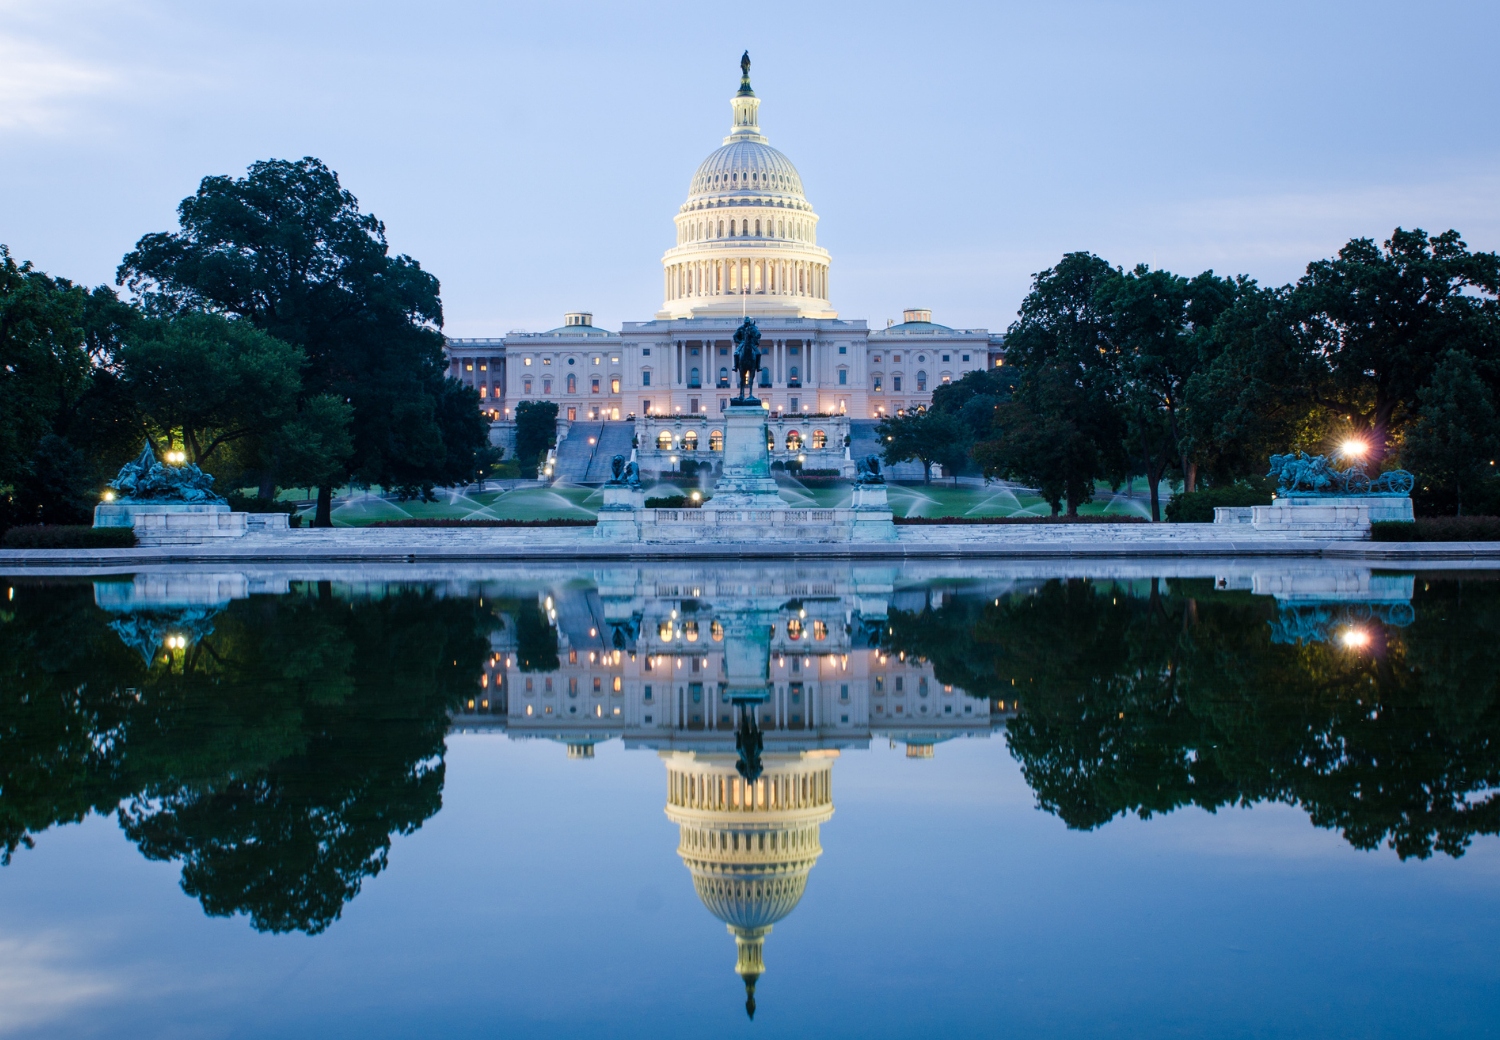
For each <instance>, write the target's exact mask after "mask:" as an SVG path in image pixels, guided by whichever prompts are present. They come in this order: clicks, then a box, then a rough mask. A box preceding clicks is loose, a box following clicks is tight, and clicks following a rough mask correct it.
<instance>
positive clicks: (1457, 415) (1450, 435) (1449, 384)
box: [1401, 350, 1500, 516]
mask: <svg viewBox="0 0 1500 1040" xmlns="http://www.w3.org/2000/svg"><path fill="white" fill-rule="evenodd" d="M1419 399H1420V401H1421V417H1420V418H1419V419H1418V420H1417V421H1416V423H1415V425H1413V426H1412V428H1411V431H1410V432H1409V433H1408V434H1407V437H1406V444H1405V446H1404V447H1403V448H1402V451H1401V456H1402V459H1403V461H1405V463H1406V464H1407V466H1409V467H1410V468H1411V469H1413V470H1415V471H1416V473H1417V475H1418V478H1419V479H1420V480H1421V481H1422V483H1423V484H1424V485H1428V486H1429V487H1430V488H1431V485H1436V487H1435V488H1431V490H1436V491H1439V492H1446V493H1449V494H1451V495H1452V496H1453V501H1454V511H1455V513H1457V514H1458V515H1459V516H1462V515H1463V511H1464V496H1465V494H1467V495H1468V496H1469V497H1470V499H1471V500H1472V498H1473V497H1474V495H1475V493H1476V492H1477V491H1479V489H1480V488H1481V487H1482V486H1484V485H1486V484H1488V483H1491V482H1492V481H1493V480H1494V479H1495V461H1496V458H1497V457H1500V417H1497V416H1496V414H1495V400H1494V395H1493V394H1492V393H1491V392H1490V388H1489V387H1488V386H1487V385H1486V384H1485V382H1484V380H1483V379H1481V378H1480V377H1479V371H1478V366H1477V365H1476V364H1475V362H1474V359H1473V358H1472V357H1471V356H1469V355H1468V354H1464V353H1461V352H1459V351H1457V350H1450V351H1448V352H1447V353H1446V354H1444V355H1443V357H1442V360H1440V361H1439V362H1438V363H1437V367H1436V368H1434V369H1433V372H1432V379H1431V380H1430V381H1429V382H1428V384H1427V385H1426V386H1424V387H1423V388H1422V390H1421V392H1420V394H1419Z"/></svg>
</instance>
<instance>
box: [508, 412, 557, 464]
mask: <svg viewBox="0 0 1500 1040" xmlns="http://www.w3.org/2000/svg"><path fill="white" fill-rule="evenodd" d="M556 443H557V405H556V404H554V403H553V402H551V401H522V402H521V403H520V404H518V405H516V461H517V462H518V463H520V466H521V476H523V477H525V478H526V479H528V480H534V479H536V471H537V467H538V466H539V465H541V462H542V459H543V458H544V457H545V456H546V454H547V449H548V448H551V447H552V446H553V445H555V444H556Z"/></svg>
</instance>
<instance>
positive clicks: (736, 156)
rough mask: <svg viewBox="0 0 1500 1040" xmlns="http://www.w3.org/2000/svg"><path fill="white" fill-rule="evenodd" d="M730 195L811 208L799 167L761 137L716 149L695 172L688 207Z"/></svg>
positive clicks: (767, 203)
mask: <svg viewBox="0 0 1500 1040" xmlns="http://www.w3.org/2000/svg"><path fill="white" fill-rule="evenodd" d="M730 198H747V199H754V201H753V202H752V203H750V204H751V205H772V206H793V207H796V208H797V209H811V208H812V207H810V206H809V205H808V204H807V196H805V195H803V193H802V178H801V176H799V175H798V173H797V167H795V166H793V165H792V161H791V160H790V159H788V158H787V157H786V156H785V155H783V154H782V153H781V152H779V151H777V150H776V149H775V148H772V147H771V146H770V145H768V144H764V143H763V142H760V141H749V140H739V141H730V142H729V143H728V144H726V145H723V146H721V147H719V148H716V149H714V151H712V152H711V153H709V156H708V158H707V159H704V160H703V163H702V165H700V166H699V167H698V172H697V173H695V174H693V181H692V184H691V185H690V186H689V188H688V207H689V208H691V207H692V206H693V205H694V204H695V203H703V202H707V203H709V204H712V203H714V202H718V201H721V200H728V199H730Z"/></svg>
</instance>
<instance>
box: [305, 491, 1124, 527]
mask: <svg viewBox="0 0 1500 1040" xmlns="http://www.w3.org/2000/svg"><path fill="white" fill-rule="evenodd" d="M658 493H659V494H680V493H681V489H679V488H677V487H675V486H673V485H667V484H663V485H660V486H659V487H655V488H648V489H647V491H646V494H647V495H648V496H650V495H653V494H658ZM887 494H888V496H889V498H890V503H891V511H892V512H894V513H895V514H896V515H897V516H1048V515H1050V513H1051V510H1050V509H1048V507H1047V503H1046V502H1043V501H1042V500H1041V499H1040V498H1037V497H1036V496H1035V495H1028V494H1024V493H1023V494H1019V495H1018V494H1017V493H1016V492H1014V491H1012V490H1011V489H1009V488H1001V487H987V488H968V487H961V488H952V487H940V486H936V485H934V486H931V487H923V486H920V485H917V486H909V485H904V484H891V485H889V486H888V489H887ZM851 495H852V491H851V489H850V488H849V486H848V485H844V486H841V487H833V488H808V487H804V486H803V485H801V484H799V483H796V482H795V481H783V482H782V484H781V497H782V498H783V499H785V500H786V502H787V503H788V504H789V505H793V506H804V507H806V506H814V507H821V508H837V507H839V506H844V505H848V504H849V500H850V497H851ZM601 503H602V496H601V494H600V491H599V489H598V488H586V487H578V486H575V485H557V486H554V487H542V488H538V487H525V488H517V489H515V490H514V491H485V492H481V493H477V494H472V495H471V494H466V493H464V492H461V491H451V490H444V491H440V492H439V494H438V499H437V501H435V502H417V501H406V502H400V501H396V500H395V499H393V498H388V497H386V496H385V495H383V494H381V493H380V489H378V488H376V489H374V490H371V491H354V492H353V493H352V494H348V493H345V494H343V495H340V496H337V497H335V498H334V500H333V522H334V525H335V526H336V527H364V526H366V525H368V524H373V523H376V522H378V521H381V520H410V519H419V518H429V517H440V518H444V519H449V518H457V519H465V520H546V519H552V518H575V517H576V518H591V517H593V516H595V515H596V513H597V511H598V509H599V506H600V505H601ZM1079 512H1081V513H1084V514H1088V515H1100V514H1109V515H1125V516H1149V515H1150V503H1149V501H1148V500H1147V499H1146V498H1145V497H1144V496H1143V494H1142V493H1140V492H1137V493H1136V494H1135V495H1134V496H1128V495H1125V494H1123V493H1121V494H1115V493H1113V492H1111V491H1110V490H1109V489H1108V488H1106V487H1101V488H1100V489H1099V490H1098V492H1096V496H1095V498H1094V501H1092V502H1090V503H1088V504H1087V505H1085V506H1084V507H1083V508H1082V509H1080V510H1079ZM302 515H303V516H304V517H306V518H307V520H308V521H310V520H311V519H312V509H311V507H307V508H304V509H303V511H302Z"/></svg>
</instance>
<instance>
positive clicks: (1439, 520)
mask: <svg viewBox="0 0 1500 1040" xmlns="http://www.w3.org/2000/svg"><path fill="white" fill-rule="evenodd" d="M1370 539H1371V540H1372V541H1376V542H1500V516H1419V517H1417V519H1416V521H1415V522H1411V521H1405V520H1378V521H1376V522H1375V523H1373V524H1371V525H1370Z"/></svg>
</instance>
